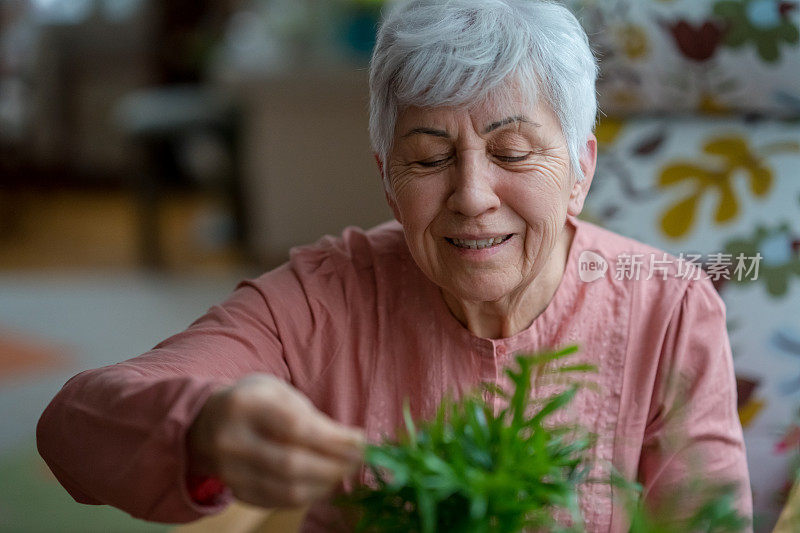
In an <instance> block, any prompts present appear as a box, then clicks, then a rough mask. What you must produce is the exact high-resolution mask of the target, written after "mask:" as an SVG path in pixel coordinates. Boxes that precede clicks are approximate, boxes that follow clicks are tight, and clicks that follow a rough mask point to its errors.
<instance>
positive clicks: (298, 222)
mask: <svg viewBox="0 0 800 533" xmlns="http://www.w3.org/2000/svg"><path fill="white" fill-rule="evenodd" d="M225 86H226V88H227V89H228V90H230V91H231V92H232V93H233V94H234V95H235V96H236V98H237V99H238V101H239V102H240V105H241V106H242V114H241V116H242V120H243V124H242V126H243V129H242V139H241V141H242V145H241V152H240V153H241V157H242V173H243V174H242V189H243V198H244V203H245V211H246V219H247V220H248V224H249V225H248V236H247V242H248V247H249V249H250V251H251V252H252V254H253V255H254V256H255V257H257V258H258V259H259V260H260V263H261V264H262V265H264V266H265V267H270V266H276V265H277V264H279V263H281V262H283V261H285V260H286V259H288V250H289V248H291V247H292V246H296V245H299V244H306V243H310V242H314V241H316V240H317V239H319V238H320V237H321V236H323V235H325V234H338V233H340V232H341V230H342V229H344V227H346V226H348V225H358V226H362V227H370V226H373V225H375V224H378V223H380V222H383V221H386V220H389V219H390V218H391V216H392V215H391V211H390V210H389V208H388V207H387V205H386V200H385V198H384V194H383V186H382V183H381V178H380V175H379V173H378V169H377V165H376V163H375V159H374V157H373V155H372V152H371V149H370V143H369V136H368V133H367V124H368V117H369V115H368V84H367V73H366V71H365V70H363V69H361V70H356V69H355V68H353V69H351V70H348V69H347V68H344V67H342V68H341V69H338V70H324V69H322V70H317V71H313V72H312V71H303V72H297V71H288V72H278V73H274V74H269V73H263V74H247V75H242V76H241V77H239V78H236V79H231V80H227V81H226V82H225Z"/></svg>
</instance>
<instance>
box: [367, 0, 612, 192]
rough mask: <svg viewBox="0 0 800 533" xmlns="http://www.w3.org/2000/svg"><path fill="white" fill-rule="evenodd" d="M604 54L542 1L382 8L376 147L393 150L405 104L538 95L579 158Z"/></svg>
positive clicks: (373, 87)
mask: <svg viewBox="0 0 800 533" xmlns="http://www.w3.org/2000/svg"><path fill="white" fill-rule="evenodd" d="M596 79H597V62H596V60H595V57H594V55H593V54H592V51H591V49H590V48H589V42H588V39H587V37H586V33H585V32H584V31H583V28H581V26H580V24H579V23H578V21H577V20H576V19H575V17H574V16H573V15H572V13H570V11H569V10H567V9H566V8H565V7H563V6H561V5H559V4H556V3H552V2H549V1H543V0H412V1H408V2H400V3H399V5H397V6H395V7H394V9H391V10H390V11H389V12H388V13H386V14H384V17H383V20H382V21H381V24H380V27H379V29H378V36H377V41H376V43H375V49H374V51H373V53H372V60H371V61H370V78H369V86H370V119H369V133H370V139H371V142H372V148H373V150H374V151H375V153H376V154H377V155H378V157H379V158H380V159H381V161H382V162H383V168H384V169H385V171H384V185H385V186H386V190H387V191H389V192H390V193H391V187H389V181H388V180H389V178H388V161H387V160H388V156H389V151H390V149H391V146H392V143H393V141H394V139H393V137H394V129H395V124H396V121H397V115H398V114H399V113H400V112H401V111H402V110H403V109H404V108H406V107H408V106H412V105H413V106H419V107H437V106H467V107H470V106H474V105H477V104H479V103H481V102H484V101H487V99H489V100H491V101H492V102H495V103H500V104H503V103H508V102H509V99H511V98H513V95H512V92H513V91H514V90H516V91H518V93H520V94H521V95H522V97H523V98H524V100H525V102H524V103H535V102H537V100H538V97H539V95H540V94H541V95H542V96H543V97H544V99H545V102H546V103H547V104H548V105H549V106H550V108H551V109H552V110H553V112H554V113H555V115H556V117H557V118H558V121H559V124H560V125H561V130H562V132H563V134H564V137H565V139H566V142H567V148H568V150H569V156H570V163H571V165H572V168H573V171H574V172H575V174H576V176H577V179H578V180H582V179H583V177H584V176H583V172H582V170H581V167H580V164H579V159H580V156H581V154H582V151H583V150H584V149H585V145H586V139H587V137H588V136H589V135H590V134H591V133H592V131H593V129H594V125H595V117H596V114H597V96H596V93H595V81H596Z"/></svg>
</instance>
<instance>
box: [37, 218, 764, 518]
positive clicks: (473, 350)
mask: <svg viewBox="0 0 800 533" xmlns="http://www.w3.org/2000/svg"><path fill="white" fill-rule="evenodd" d="M568 223H569V224H572V225H573V226H574V227H575V235H574V239H573V242H572V245H571V248H570V253H569V259H568V262H567V268H566V271H565V273H564V276H563V279H562V280H561V283H560V285H559V287H558V289H557V291H556V293H555V295H554V297H553V299H552V301H551V302H550V304H549V305H548V306H547V308H546V309H545V311H544V312H543V313H542V314H541V315H539V316H538V317H537V318H536V320H534V321H533V323H532V324H531V325H530V326H529V327H528V328H527V329H525V330H524V331H522V332H520V333H518V334H516V335H514V336H512V337H509V338H504V339H486V338H480V337H476V336H474V335H473V334H471V333H470V332H469V331H468V330H467V329H465V328H464V327H463V326H462V325H461V324H460V323H459V322H458V321H457V320H456V319H455V318H454V317H453V315H452V314H451V313H450V312H449V310H448V308H447V306H446V304H445V303H444V300H443V299H442V296H441V294H440V292H439V288H438V287H437V286H436V285H434V284H433V283H432V282H431V281H430V280H428V279H427V278H426V277H425V276H424V275H423V274H422V272H421V271H420V270H419V268H418V267H417V265H416V264H415V263H414V261H413V259H412V257H411V256H410V254H409V251H408V248H407V246H406V243H405V240H404V236H403V232H402V228H401V226H400V225H399V224H398V223H397V222H388V223H386V224H383V225H380V226H378V227H376V228H373V229H371V230H368V231H363V230H361V229H358V228H348V229H346V230H345V231H344V233H343V235H342V236H341V237H340V238H333V237H325V238H323V239H321V240H320V241H319V242H317V243H316V244H314V245H310V246H304V247H298V248H294V249H293V250H292V251H291V258H290V261H289V262H288V263H286V264H284V265H283V266H281V267H279V268H277V269H275V270H273V271H270V272H267V273H265V274H263V275H261V276H259V277H258V278H255V279H250V280H244V281H241V282H240V283H239V285H238V286H237V288H236V290H235V291H234V292H233V293H232V294H231V295H230V296H229V297H228V299H227V300H225V301H224V302H222V303H220V304H219V305H214V306H212V307H211V308H210V309H209V310H208V311H207V313H206V314H205V315H203V316H202V317H200V318H198V319H197V320H196V321H195V322H194V323H192V324H191V325H190V326H189V328H188V329H186V330H185V331H183V332H180V333H178V334H176V335H174V336H172V337H170V338H168V339H166V340H164V341H163V342H161V343H159V344H158V345H157V346H156V347H154V348H153V349H152V350H151V351H149V352H147V353H145V354H143V355H140V356H139V357H135V358H133V359H130V360H128V361H125V362H122V363H118V364H116V365H112V366H108V367H104V368H99V369H95V370H88V371H85V372H82V373H80V374H78V375H77V376H75V377H73V378H72V379H71V380H70V381H68V382H67V384H66V385H65V386H64V388H63V389H62V390H61V391H60V392H59V393H58V395H57V396H56V397H55V398H54V399H53V401H52V402H51V403H50V405H49V406H48V407H47V409H46V410H45V412H44V414H43V415H42V417H41V419H40V421H39V425H38V428H37V438H38V446H39V452H40V453H41V455H42V457H43V458H44V459H45V460H46V462H47V463H48V465H49V466H50V468H51V469H52V471H53V473H54V474H55V475H56V477H57V478H58V479H59V481H60V482H61V484H62V485H63V486H64V487H65V488H66V489H67V491H69V493H70V494H71V495H72V496H73V497H74V498H75V500H77V501H78V502H81V503H90V504H109V505H113V506H116V507H119V508H120V509H123V510H125V511H127V512H128V513H130V514H132V515H133V516H135V517H139V518H143V519H146V520H152V521H160V522H186V521H191V520H195V519H197V518H201V517H203V516H205V515H208V514H211V513H215V512H218V511H219V510H221V509H222V507H223V506H224V505H225V504H226V503H227V502H228V501H229V500H230V495H229V494H228V493H225V494H224V495H223V497H222V498H221V499H220V501H219V503H218V504H217V505H208V506H202V505H199V504H197V503H195V502H193V501H192V500H191V498H190V497H189V495H188V491H187V487H186V483H185V460H186V457H185V451H184V450H185V444H184V436H185V433H186V430H187V428H188V426H189V425H190V423H191V422H192V420H193V417H194V416H195V415H196V414H197V412H198V410H199V409H200V408H201V406H202V405H203V403H204V402H205V400H206V399H207V397H208V396H209V394H210V393H211V392H212V390H213V389H215V388H216V387H218V386H220V385H223V384H229V383H231V382H233V381H235V380H237V379H239V378H241V377H242V376H244V375H246V374H249V373H252V372H266V373H269V374H273V375H276V376H279V377H280V378H282V379H284V380H286V381H288V382H290V383H291V384H292V385H293V386H294V387H296V388H297V389H299V390H300V391H302V392H303V393H304V394H305V395H307V396H308V397H309V398H310V399H311V401H312V402H313V403H314V404H315V405H316V406H317V407H318V408H319V409H320V410H322V411H323V412H325V413H327V414H328V415H329V416H331V417H333V418H334V419H336V420H338V421H340V422H342V423H344V424H348V425H351V426H358V427H361V428H364V429H365V431H366V433H367V436H368V438H369V439H370V440H371V441H377V440H379V439H380V437H381V436H382V435H383V434H389V435H391V434H393V433H394V430H395V428H397V427H399V426H400V425H401V423H402V414H401V409H402V404H403V399H404V398H405V397H409V398H410V406H411V411H412V414H413V415H414V416H415V417H430V416H431V415H433V413H434V412H435V409H436V407H437V404H438V402H439V400H440V398H441V397H442V396H443V395H444V394H445V393H446V392H447V391H451V392H453V393H455V394H456V395H458V394H460V393H463V392H466V391H468V390H470V389H472V388H473V387H474V386H475V385H477V384H478V383H480V382H482V381H491V382H494V383H498V384H500V385H508V383H507V381H506V379H507V378H506V376H504V374H503V368H504V367H505V366H506V365H508V364H510V363H511V362H512V361H513V356H514V354H517V353H528V352H536V351H540V350H544V349H547V348H550V347H563V346H565V345H569V344H573V343H575V344H578V345H579V346H580V348H581V349H580V352H579V353H578V354H576V355H575V356H573V358H572V359H570V360H569V361H567V362H570V363H573V362H577V361H585V362H591V363H593V364H595V365H596V366H597V367H598V369H599V370H598V372H597V374H594V375H592V376H593V380H594V381H596V382H597V383H598V384H599V387H593V388H589V387H584V388H582V389H581V390H580V392H579V393H578V395H577V396H576V398H575V400H574V401H573V402H572V404H571V407H570V409H566V410H564V411H563V412H561V413H558V420H556V421H567V420H576V419H577V421H578V422H579V423H581V424H582V425H583V426H584V427H585V428H587V429H588V430H590V431H592V432H594V433H596V434H597V435H598V440H597V443H596V445H595V446H594V447H593V448H592V449H591V454H590V455H591V459H592V460H593V464H594V466H593V470H592V477H594V478H599V479H608V477H609V472H610V467H611V465H614V467H616V469H617V470H618V471H619V472H620V473H621V474H622V475H624V476H625V477H626V478H628V479H631V480H634V479H638V480H639V481H640V482H641V483H642V484H643V485H644V488H645V493H646V495H647V497H648V498H649V499H652V500H654V501H655V500H658V499H659V498H660V497H661V495H663V494H669V493H672V492H674V490H673V488H675V487H678V486H679V484H681V483H685V482H686V481H687V480H688V479H689V477H688V475H689V473H690V472H691V473H698V474H701V475H702V476H703V477H704V478H707V479H713V480H718V481H721V480H731V481H735V482H738V483H739V489H740V490H739V498H738V508H739V510H740V512H741V513H742V514H744V515H746V516H748V517H750V516H751V514H752V504H751V494H750V485H749V477H748V471H747V464H746V459H745V449H744V442H743V438H742V429H741V426H740V424H739V420H738V417H737V412H736V387H735V378H734V373H733V363H732V359H731V350H730V345H729V341H728V336H727V333H726V328H725V307H724V304H723V303H722V300H721V299H720V298H719V296H718V295H717V293H716V292H715V290H714V288H713V286H712V285H711V283H710V282H709V280H708V279H705V277H704V278H703V279H699V280H690V279H686V277H685V276H682V275H680V272H679V268H678V266H679V265H678V263H677V260H676V259H675V258H672V257H668V258H667V259H668V261H666V266H665V263H662V261H663V259H664V256H663V254H662V252H660V251H658V250H656V249H654V248H651V247H649V246H646V245H643V244H641V243H638V242H636V241H633V240H631V239H627V238H624V237H621V236H619V235H616V234H614V233H611V232H609V231H606V230H603V229H601V228H599V227H597V226H594V225H592V224H589V223H587V222H583V221H580V220H577V219H574V218H572V217H570V218H569V219H568ZM586 250H591V251H592V252H594V253H595V254H598V255H599V256H601V257H602V258H604V259H605V261H606V262H607V264H608V270H607V271H606V272H605V275H601V276H600V277H599V279H596V280H594V281H582V278H583V279H588V278H586V276H585V274H586V272H587V270H588V267H587V261H586V260H588V259H592V258H596V256H592V255H590V256H586V255H585V254H582V252H584V251H586ZM631 257H633V258H634V259H633V263H634V264H640V265H641V272H639V275H638V279H636V276H628V275H621V274H624V273H623V272H622V271H621V270H618V268H619V269H621V268H622V265H623V262H624V261H629V260H630V258H631ZM651 257H654V258H655V263H654V264H651V259H650V258H651ZM582 265H583V268H584V271H583V275H582V274H581V272H580V271H579V269H580V268H581V266H582ZM629 277H633V278H634V279H627V278H629ZM648 278H649V279H648ZM553 387H556V386H555V385H551V386H546V387H539V388H537V389H535V390H534V394H535V395H537V396H545V395H549V394H551V393H553V392H555V390H556V389H554V388H553ZM676 439H677V440H676ZM363 476H364V473H363V472H362V480H363V479H364V477H363ZM619 501H620V500H619V493H618V492H617V489H615V488H613V487H612V486H611V485H610V484H609V483H592V484H587V485H586V486H584V487H583V489H582V491H581V496H580V505H581V510H582V511H583V515H584V517H585V519H586V526H587V531H590V532H624V531H627V528H628V525H627V519H626V513H625V512H624V510H623V509H622V506H621V505H620V504H619ZM339 520H340V518H339V515H338V513H337V512H336V510H335V509H334V508H333V507H332V506H330V504H329V503H328V502H325V501H322V502H319V503H317V504H315V505H314V506H312V508H311V510H310V512H309V513H308V516H307V518H306V521H305V524H304V527H303V531H305V532H321V531H333V530H336V529H337V527H341V528H342V529H345V528H344V527H343V526H342V524H339Z"/></svg>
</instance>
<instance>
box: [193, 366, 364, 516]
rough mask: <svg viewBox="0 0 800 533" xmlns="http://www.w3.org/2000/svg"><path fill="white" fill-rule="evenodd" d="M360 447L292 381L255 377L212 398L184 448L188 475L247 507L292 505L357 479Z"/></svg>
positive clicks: (356, 435) (359, 437)
mask: <svg viewBox="0 0 800 533" xmlns="http://www.w3.org/2000/svg"><path fill="white" fill-rule="evenodd" d="M364 442H365V439H364V435H363V433H362V432H361V431H359V430H356V429H353V428H349V427H346V426H343V425H341V424H339V423H337V422H335V421H333V420H332V419H330V418H329V417H327V416H326V415H324V414H323V413H321V412H320V411H318V410H317V409H316V408H315V407H314V406H313V405H312V404H311V402H310V401H309V400H308V398H306V397H305V396H304V395H303V394H301V393H300V392H299V391H297V390H296V389H294V388H293V387H292V386H290V385H289V384H287V383H285V382H284V381H282V380H280V379H278V378H275V377H273V376H269V375H265V374H256V375H252V376H248V377H246V378H244V379H242V380H241V381H239V382H238V383H236V384H235V385H233V386H232V387H229V388H226V389H223V390H220V391H218V392H216V393H214V394H213V395H212V396H210V397H209V399H208V401H207V402H206V404H205V405H204V406H203V408H202V409H201V410H200V413H199V414H198V415H197V418H196V419H195V421H194V422H193V423H192V425H191V427H190V428H189V432H188V434H187V443H186V444H187V448H188V449H187V452H188V461H189V474H190V475H213V476H216V477H217V478H219V479H220V480H222V481H223V482H224V483H225V484H226V485H227V486H228V487H229V488H230V489H231V491H232V492H233V495H234V496H235V497H236V498H237V499H239V500H241V501H243V502H246V503H250V504H253V505H259V506H262V507H288V506H291V507H295V506H303V505H307V504H309V503H311V502H312V501H314V500H316V499H318V498H321V497H323V496H326V495H328V494H329V493H330V492H331V491H332V489H333V488H334V487H335V486H336V484H337V483H339V482H340V481H342V480H343V479H344V478H345V477H347V476H349V475H351V474H354V473H355V472H356V471H357V470H358V467H359V465H360V464H361V462H362V456H363V448H364Z"/></svg>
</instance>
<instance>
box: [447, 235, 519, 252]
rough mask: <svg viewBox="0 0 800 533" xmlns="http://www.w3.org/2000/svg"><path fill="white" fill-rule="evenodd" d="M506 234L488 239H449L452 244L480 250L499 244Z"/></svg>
mask: <svg viewBox="0 0 800 533" xmlns="http://www.w3.org/2000/svg"><path fill="white" fill-rule="evenodd" d="M505 238H506V236H505V235H502V236H500V237H492V238H490V239H481V240H473V239H450V240H451V241H453V244H455V245H456V246H460V247H461V248H471V249H473V250H482V249H483V248H488V247H490V246H494V245H496V244H500V243H501V242H503V239H505Z"/></svg>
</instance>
